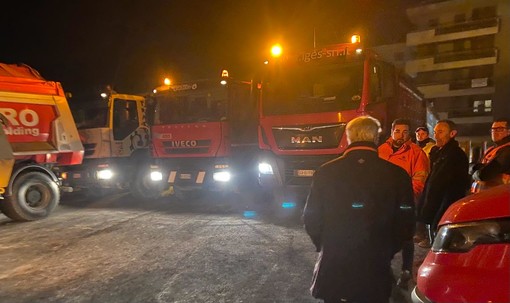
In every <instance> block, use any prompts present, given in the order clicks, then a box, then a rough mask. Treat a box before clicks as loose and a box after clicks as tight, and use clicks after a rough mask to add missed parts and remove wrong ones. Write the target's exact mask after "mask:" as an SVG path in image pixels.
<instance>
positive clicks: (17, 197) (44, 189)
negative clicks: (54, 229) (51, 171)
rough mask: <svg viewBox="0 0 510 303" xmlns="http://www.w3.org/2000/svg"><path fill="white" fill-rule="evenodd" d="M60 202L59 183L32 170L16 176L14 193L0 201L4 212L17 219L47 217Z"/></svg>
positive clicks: (32, 219)
mask: <svg viewBox="0 0 510 303" xmlns="http://www.w3.org/2000/svg"><path fill="white" fill-rule="evenodd" d="M59 202H60V191H59V188H58V185H57V184H56V183H55V182H54V181H53V180H52V179H51V178H50V177H49V176H48V175H47V174H44V173H42V172H38V171H32V172H27V173H22V174H20V175H18V176H17V177H16V179H15V180H14V182H13V186H12V195H10V196H6V197H5V199H4V200H3V201H0V206H1V209H2V212H3V213H4V214H5V215H6V216H7V217H9V218H11V219H12V220H15V221H34V220H38V219H42V218H46V217H47V216H48V215H49V214H50V213H51V212H52V211H53V209H54V208H55V207H56V206H57V205H58V203H59Z"/></svg>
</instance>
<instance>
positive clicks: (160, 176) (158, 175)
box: [150, 171, 163, 181]
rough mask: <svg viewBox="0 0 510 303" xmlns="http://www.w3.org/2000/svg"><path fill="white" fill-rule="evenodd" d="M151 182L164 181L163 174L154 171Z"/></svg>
mask: <svg viewBox="0 0 510 303" xmlns="http://www.w3.org/2000/svg"><path fill="white" fill-rule="evenodd" d="M150 175H151V180H152V181H161V180H163V174H162V173H161V172H159V171H152V172H151V174H150Z"/></svg>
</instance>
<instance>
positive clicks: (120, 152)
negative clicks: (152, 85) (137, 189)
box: [65, 93, 149, 196]
mask: <svg viewBox="0 0 510 303" xmlns="http://www.w3.org/2000/svg"><path fill="white" fill-rule="evenodd" d="M73 113H74V116H75V119H76V123H77V125H78V131H79V134H80V138H81V140H82V142H83V146H84V148H85V157H84V161H83V164H82V165H80V166H77V167H68V168H67V170H66V174H65V183H66V184H68V185H70V186H73V187H74V188H76V189H78V190H87V191H88V192H89V193H91V194H93V195H98V196H99V195H104V194H106V193H109V192H112V191H114V190H116V189H127V188H132V187H131V185H132V184H133V183H134V179H135V171H136V168H137V166H138V165H141V164H142V163H143V162H144V161H145V160H146V159H147V156H148V146H149V128H148V127H147V123H146V120H145V98H144V97H142V96H136V95H128V94H117V93H112V94H107V95H103V96H101V97H100V98H97V99H93V100H92V101H90V102H83V103H82V104H74V107H73Z"/></svg>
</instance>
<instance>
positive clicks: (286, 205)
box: [282, 202, 296, 208]
mask: <svg viewBox="0 0 510 303" xmlns="http://www.w3.org/2000/svg"><path fill="white" fill-rule="evenodd" d="M294 207H296V203H295V202H283V203H282V208H294Z"/></svg>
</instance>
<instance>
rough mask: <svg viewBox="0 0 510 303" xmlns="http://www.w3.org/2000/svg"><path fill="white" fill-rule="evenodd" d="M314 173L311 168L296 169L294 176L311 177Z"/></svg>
mask: <svg viewBox="0 0 510 303" xmlns="http://www.w3.org/2000/svg"><path fill="white" fill-rule="evenodd" d="M314 173H315V170H313V169H296V170H295V171H294V176H298V177H311V176H313V174H314Z"/></svg>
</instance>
